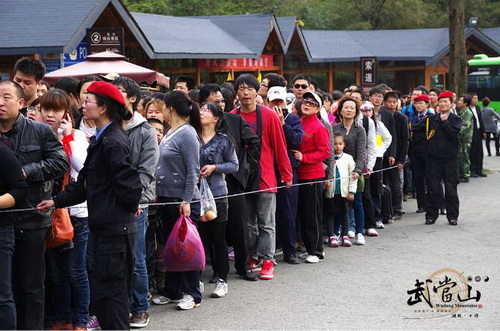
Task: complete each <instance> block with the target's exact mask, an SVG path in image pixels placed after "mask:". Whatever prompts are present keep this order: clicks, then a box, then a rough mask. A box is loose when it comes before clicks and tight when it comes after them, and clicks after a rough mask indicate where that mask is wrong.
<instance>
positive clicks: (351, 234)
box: [347, 231, 356, 238]
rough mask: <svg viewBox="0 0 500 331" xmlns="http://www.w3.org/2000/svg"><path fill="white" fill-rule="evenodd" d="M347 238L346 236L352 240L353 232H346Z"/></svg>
mask: <svg viewBox="0 0 500 331" xmlns="http://www.w3.org/2000/svg"><path fill="white" fill-rule="evenodd" d="M347 236H348V237H349V238H354V237H355V236H356V234H355V233H354V231H348V232H347Z"/></svg>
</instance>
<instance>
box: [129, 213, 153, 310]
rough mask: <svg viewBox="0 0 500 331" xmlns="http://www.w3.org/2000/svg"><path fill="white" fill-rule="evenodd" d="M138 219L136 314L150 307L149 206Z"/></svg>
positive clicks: (133, 303) (133, 295) (133, 305)
mask: <svg viewBox="0 0 500 331" xmlns="http://www.w3.org/2000/svg"><path fill="white" fill-rule="evenodd" d="M135 220H136V221H137V232H136V233H135V247H134V258H135V264H134V276H133V279H132V288H131V297H130V309H131V311H132V313H134V314H142V313H145V312H147V311H148V309H149V301H148V294H149V280H148V269H147V265H146V230H147V228H148V208H144V209H143V210H142V213H141V215H139V217H137V218H136V219H135Z"/></svg>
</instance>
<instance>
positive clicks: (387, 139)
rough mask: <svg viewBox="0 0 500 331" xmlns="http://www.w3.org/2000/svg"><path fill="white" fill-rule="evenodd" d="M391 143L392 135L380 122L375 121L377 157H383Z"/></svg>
mask: <svg viewBox="0 0 500 331" xmlns="http://www.w3.org/2000/svg"><path fill="white" fill-rule="evenodd" d="M391 142H392V135H391V133H390V132H389V130H387V128H386V127H385V125H384V123H382V121H377V127H376V130H375V152H376V155H377V157H384V153H385V151H386V150H387V149H388V148H389V146H390V145H391Z"/></svg>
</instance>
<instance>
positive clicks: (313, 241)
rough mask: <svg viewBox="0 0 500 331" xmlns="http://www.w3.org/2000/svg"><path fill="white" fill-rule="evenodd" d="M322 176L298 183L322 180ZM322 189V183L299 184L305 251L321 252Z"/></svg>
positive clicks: (317, 253)
mask: <svg viewBox="0 0 500 331" xmlns="http://www.w3.org/2000/svg"><path fill="white" fill-rule="evenodd" d="M322 180H323V178H318V179H307V180H299V183H305V182H316V181H322ZM323 191H324V183H313V184H307V185H302V186H299V217H300V224H301V231H302V239H304V246H305V247H306V250H307V253H309V254H310V255H319V254H321V253H322V252H323V226H322V224H323V203H322V200H323Z"/></svg>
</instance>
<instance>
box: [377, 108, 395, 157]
mask: <svg viewBox="0 0 500 331" xmlns="http://www.w3.org/2000/svg"><path fill="white" fill-rule="evenodd" d="M380 115H381V119H382V123H384V125H385V127H386V128H387V130H389V133H390V134H391V136H392V141H391V144H390V145H389V148H388V149H387V150H386V151H385V153H384V158H388V157H390V156H392V157H393V158H396V148H397V144H399V141H398V139H397V135H396V128H395V124H394V117H393V116H392V112H391V111H390V110H388V109H387V108H385V107H383V106H382V107H381V108H380Z"/></svg>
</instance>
